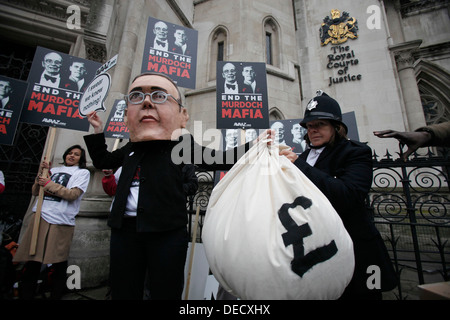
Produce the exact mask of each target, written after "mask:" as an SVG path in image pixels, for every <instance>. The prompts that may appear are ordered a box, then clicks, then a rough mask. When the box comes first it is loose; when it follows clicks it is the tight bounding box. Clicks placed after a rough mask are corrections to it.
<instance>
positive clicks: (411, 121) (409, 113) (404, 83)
mask: <svg viewBox="0 0 450 320" xmlns="http://www.w3.org/2000/svg"><path fill="white" fill-rule="evenodd" d="M421 43H422V40H415V41H409V42H404V43H400V44H396V45H392V46H390V47H389V50H390V51H391V52H392V53H393V55H394V57H395V62H396V64H397V73H398V77H399V81H400V87H401V90H402V96H403V102H404V104H405V109H406V110H405V111H406V119H407V120H408V123H407V124H406V126H405V127H406V128H405V129H406V130H408V131H411V130H414V129H416V128H418V127H420V126H424V125H426V122H425V115H424V112H423V107H422V102H421V100H420V93H419V88H418V86H417V80H416V75H415V72H414V57H413V53H414V51H415V50H416V49H418V48H419V46H420V44H421Z"/></svg>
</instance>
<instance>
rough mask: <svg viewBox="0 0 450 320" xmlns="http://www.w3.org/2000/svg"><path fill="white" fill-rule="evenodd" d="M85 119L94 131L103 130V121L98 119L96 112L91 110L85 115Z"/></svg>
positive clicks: (99, 131)
mask: <svg viewBox="0 0 450 320" xmlns="http://www.w3.org/2000/svg"><path fill="white" fill-rule="evenodd" d="M87 119H88V121H89V123H90V124H91V125H92V127H93V128H94V133H101V132H103V122H102V120H101V119H100V117H99V116H98V115H97V112H95V111H92V112H90V113H89V114H88V115H87Z"/></svg>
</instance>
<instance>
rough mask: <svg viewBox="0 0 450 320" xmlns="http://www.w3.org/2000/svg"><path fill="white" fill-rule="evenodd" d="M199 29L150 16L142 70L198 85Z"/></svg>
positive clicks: (184, 85)
mask: <svg viewBox="0 0 450 320" xmlns="http://www.w3.org/2000/svg"><path fill="white" fill-rule="evenodd" d="M197 42H198V31H197V30H194V29H191V28H187V27H184V26H180V25H176V24H173V23H170V22H167V21H164V20H160V19H155V18H153V17H149V18H148V24H147V34H146V39H145V46H144V54H143V57H142V66H141V72H143V73H144V72H159V73H164V74H166V75H167V76H169V77H170V78H171V79H172V80H173V81H175V82H176V83H177V85H178V86H179V87H184V88H189V89H195V82H196V73H197Z"/></svg>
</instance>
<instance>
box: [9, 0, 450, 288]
mask: <svg viewBox="0 0 450 320" xmlns="http://www.w3.org/2000/svg"><path fill="white" fill-rule="evenodd" d="M449 4H450V2H449V1H448V0H443V1H432V0H425V1H414V0H370V1H364V2H356V1H349V0H321V1H306V0H277V1H274V0H245V1H239V0H183V1H181V0H128V1H119V0H95V1H87V0H73V1H68V0H43V1H32V0H20V1H12V0H0V38H1V39H2V48H1V49H0V59H1V60H0V74H1V75H5V76H8V77H12V78H17V79H21V80H26V76H27V70H28V71H29V68H30V63H31V60H32V58H33V54H34V50H35V48H36V47H37V46H41V47H45V48H49V49H52V50H57V51H61V52H64V53H67V54H70V55H73V56H77V57H80V58H86V59H89V60H94V61H98V62H102V63H104V62H106V61H107V60H108V59H110V58H111V57H113V56H115V55H116V54H117V55H118V61H117V65H116V66H115V67H114V68H113V69H111V70H110V71H109V73H110V75H111V78H112V84H111V89H110V92H109V95H108V98H107V101H106V105H107V106H109V107H108V110H107V112H105V113H104V114H103V115H102V116H104V117H106V115H107V114H109V108H110V107H111V106H112V104H113V102H114V100H115V99H118V98H120V97H122V95H123V94H124V93H126V92H127V88H128V85H129V83H130V81H131V79H132V78H133V77H134V76H135V75H137V74H139V73H140V69H141V61H142V55H143V49H144V43H145V37H146V32H147V19H148V17H149V16H151V17H155V18H157V19H161V20H164V21H169V22H171V23H174V24H177V25H182V26H185V27H189V28H193V29H195V30H197V31H198V56H197V70H196V75H197V80H196V86H195V89H183V90H182V92H183V94H184V97H185V101H186V105H187V108H188V110H189V114H190V119H191V120H190V123H189V125H188V128H187V129H188V130H189V131H190V132H192V133H194V132H195V133H196V134H194V137H195V139H196V140H197V141H199V142H200V143H202V142H204V141H203V137H202V132H204V131H206V130H208V129H214V128H215V127H216V123H215V122H216V115H215V110H216V109H215V108H216V61H217V57H218V50H220V51H221V52H220V53H221V56H223V60H228V61H251V62H265V63H266V70H267V86H268V99H269V113H270V119H271V120H275V119H298V118H301V117H302V116H303V113H304V110H305V108H306V105H307V103H308V101H309V99H311V98H312V97H313V96H314V95H315V92H316V90H323V91H325V92H326V93H327V94H328V95H330V96H332V97H334V98H335V99H336V100H338V101H339V102H340V105H341V108H342V111H343V112H344V113H347V112H353V113H354V116H355V120H356V126H357V132H358V136H359V139H360V140H361V141H364V142H367V143H368V144H369V146H370V147H372V148H373V150H374V151H375V152H376V153H377V154H384V152H385V150H386V149H393V150H395V148H396V146H397V143H396V141H389V140H385V139H378V138H376V137H375V136H374V135H373V133H372V132H373V131H374V130H382V129H396V130H400V131H404V130H413V129H415V128H417V127H419V126H422V125H425V124H427V123H436V122H442V121H447V120H450V21H449V15H450V13H449V10H450V9H449V8H450V7H449ZM338 22H339V23H338ZM20 130H21V133H26V134H28V135H30V132H28V131H27V130H29V131H32V132H35V131H36V130H38V131H39V128H37V129H36V128H31V129H30V128H25V127H19V131H20ZM25 131H27V132H25ZM84 134H86V133H85V132H78V131H73V130H64V129H57V137H56V143H55V148H54V152H53V154H54V159H53V162H54V163H59V162H61V161H62V159H61V156H62V153H63V152H64V150H65V149H66V147H67V146H69V145H72V144H76V143H83V139H82V136H83V135H84ZM41 135H42V132H41ZM26 140H27V139H26ZM108 143H109V147H110V148H112V147H113V144H114V141H113V140H112V139H111V140H110V141H108ZM124 143H126V141H122V142H121V143H120V145H122V144H124ZM44 146H45V132H44V140H43V141H42V139H41V141H40V142H39V143H37V144H36V146H33V147H32V148H31V149H32V150H30V152H31V153H32V156H30V157H29V158H30V160H29V161H31V162H33V161H34V162H36V161H37V163H38V162H39V159H40V155H41V154H42V151H43V149H44ZM0 147H1V148H2V151H3V154H4V155H3V156H2V158H1V159H0V165H1V168H0V169H2V170H3V171H4V173H5V176H6V177H7V181H8V179H11V181H14V182H13V183H12V184H10V185H11V186H12V187H11V189H12V190H14V185H15V184H17V186H16V188H19V189H20V188H22V189H20V191H21V192H19V193H17V192H13V191H10V193H8V191H6V193H5V194H6V195H7V196H8V199H9V200H5V199H3V200H2V202H3V203H6V204H8V205H11V203H13V202H17V198H15V196H17V194H21V195H22V197H21V198H20V199H21V200H20V201H21V202H25V203H27V199H29V197H30V195H29V191H28V189H27V188H28V187H30V183H31V182H32V180H33V179H34V175H35V171H33V170H32V169H30V168H36V164H35V166H31V167H30V166H28V167H27V166H24V164H23V161H22V159H21V158H20V156H13V154H14V155H16V154H17V150H16V149H21V148H23V147H22V146H19V145H17V144H16V145H15V146H11V147H6V146H0ZM217 147H218V146H217ZM27 159H28V158H27ZM16 164H18V165H17V166H18V167H19V169H14V168H16V167H17V166H16ZM24 167H26V168H25V169H23V168H24ZM27 168H28V169H27ZM27 170H28V172H25V171H27ZM22 171H24V172H22ZM91 172H92V179H91V183H90V187H89V190H88V192H87V194H86V195H85V196H84V200H83V204H82V210H81V212H80V215H79V218H78V221H77V237H76V239H75V240H74V248H73V254H72V259H73V261H75V263H82V262H80V261H81V260H83V261H84V263H85V264H86V265H89V268H91V269H90V270H92V272H91V273H94V270H96V269H98V268H97V266H98V265H99V264H105V263H107V260H108V229H107V227H106V226H105V216H106V215H107V212H108V210H109V204H110V202H111V199H110V198H108V197H107V196H106V195H105V194H104V192H103V190H102V187H101V183H100V180H101V177H102V173H101V172H99V171H98V170H95V169H94V168H92V166H91ZM19 173H20V175H22V176H23V177H24V179H20V181H16V180H14V179H15V178H14V176H15V175H17V174H19ZM24 181H25V182H26V183H25V187H26V188H24V189H23V185H24ZM7 183H8V182H7ZM19 185H20V187H19ZM7 190H8V187H7ZM27 196H28V198H27ZM5 197H6V196H5V195H4V198H5ZM19 211H20V212H16V213H15V214H16V215H18V216H21V215H22V216H23V214H24V210H23V208H22V209H21V210H19ZM92 231H95V232H92ZM77 259H78V260H77ZM86 260H88V261H89V262H86ZM105 277H106V271H105V272H103V273H100V274H98V275H95V276H92V279H87V280H85V284H86V285H94V284H96V283H98V281H100V280H104V279H105Z"/></svg>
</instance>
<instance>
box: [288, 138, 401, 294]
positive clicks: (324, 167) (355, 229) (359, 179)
mask: <svg viewBox="0 0 450 320" xmlns="http://www.w3.org/2000/svg"><path fill="white" fill-rule="evenodd" d="M310 151H311V150H307V151H305V152H303V153H302V154H301V155H300V156H299V158H298V159H297V160H296V161H295V162H294V164H295V165H296V166H297V167H298V168H299V169H300V170H301V171H302V172H303V173H304V174H305V175H306V176H307V177H308V178H309V179H310V180H311V181H312V182H313V183H314V184H315V185H316V186H317V187H318V188H319V189H320V190H321V191H322V193H323V194H324V195H325V196H326V197H327V198H328V200H329V201H330V203H331V204H332V205H333V207H334V209H335V210H336V212H337V213H338V214H339V216H340V217H341V219H342V222H343V224H344V226H345V228H346V230H347V232H348V233H349V235H350V237H351V238H352V240H353V246H354V253H355V271H354V275H353V278H352V281H351V282H350V284H349V286H348V287H347V289H348V290H351V291H352V292H364V291H367V290H368V288H367V285H366V282H367V279H368V277H369V274H368V273H367V268H368V267H369V266H371V265H375V266H378V267H379V268H380V275H381V289H382V290H383V291H387V290H391V289H393V288H395V286H396V283H397V280H396V274H395V272H394V269H393V267H392V263H391V261H390V258H389V255H388V253H387V249H386V246H385V245H384V242H383V240H382V238H381V235H380V233H379V232H378V230H377V229H376V227H375V225H374V223H373V221H372V219H371V216H370V214H369V212H368V210H367V207H366V203H365V200H366V197H367V195H368V192H369V190H370V187H371V184H372V174H373V173H372V166H373V165H372V152H371V149H370V148H369V147H368V146H367V145H365V144H362V143H359V142H356V141H351V140H346V139H341V140H339V141H337V142H336V143H335V144H334V145H333V146H326V147H325V149H324V150H323V151H322V152H321V154H320V155H319V158H318V159H317V162H316V163H315V165H314V167H312V166H310V165H309V164H308V163H307V162H306V159H307V156H308V154H309V152H310ZM342 267H343V268H345V266H342Z"/></svg>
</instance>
